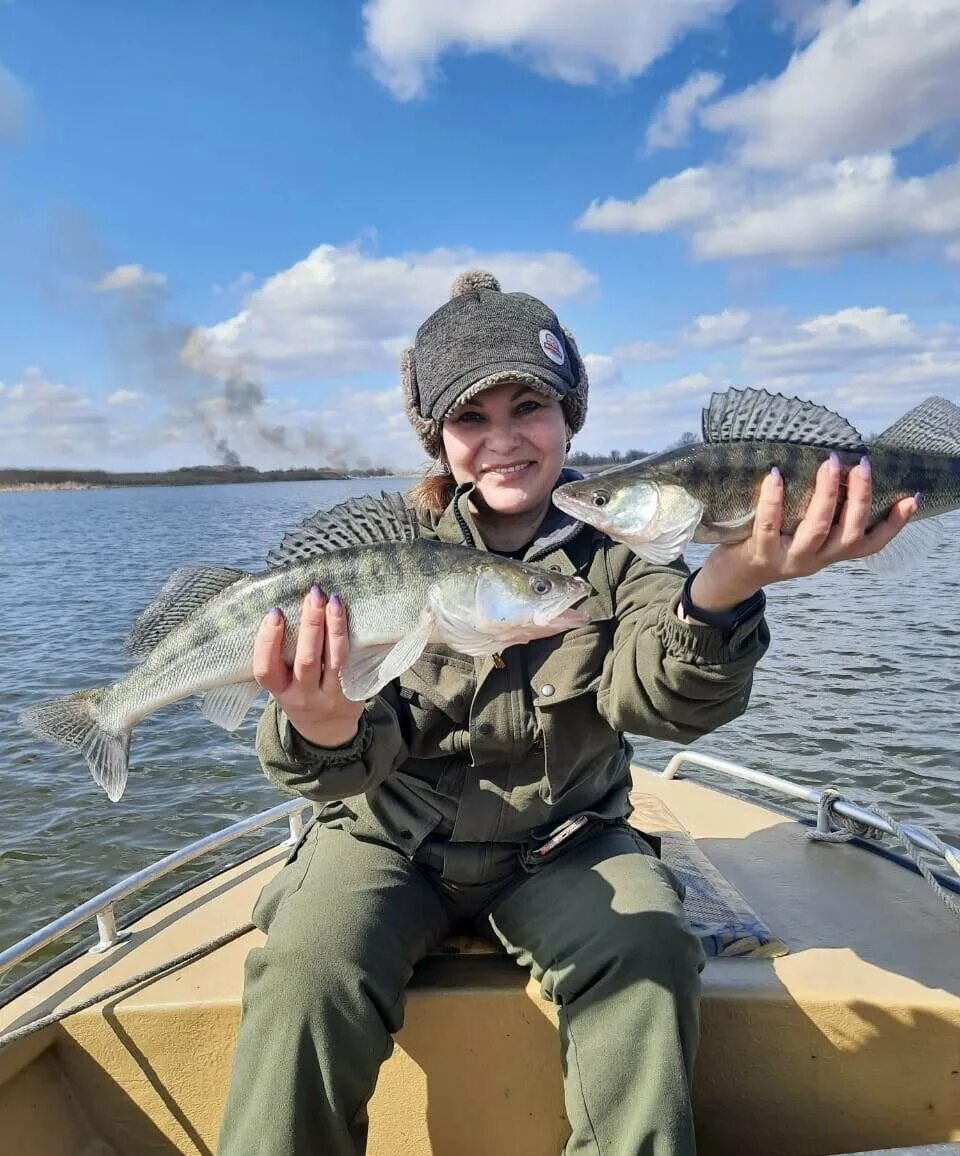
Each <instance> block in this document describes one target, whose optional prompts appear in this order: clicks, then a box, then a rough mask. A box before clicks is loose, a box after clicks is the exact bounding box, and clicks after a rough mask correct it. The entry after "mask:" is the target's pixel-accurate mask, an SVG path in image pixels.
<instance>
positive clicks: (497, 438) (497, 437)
mask: <svg viewBox="0 0 960 1156" xmlns="http://www.w3.org/2000/svg"><path fill="white" fill-rule="evenodd" d="M520 436H521V434H520V428H519V427H518V426H517V425H516V424H515V423H514V422H512V421H507V422H496V423H491V424H490V425H489V426H488V427H487V446H488V448H490V449H497V450H503V449H505V448H507V449H509V448H512V447H513V446H515V445H517V443H518V442H519V441H520Z"/></svg>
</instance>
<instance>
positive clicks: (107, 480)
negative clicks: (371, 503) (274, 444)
mask: <svg viewBox="0 0 960 1156" xmlns="http://www.w3.org/2000/svg"><path fill="white" fill-rule="evenodd" d="M389 474H390V471H389V470H387V469H384V468H382V467H378V468H376V469H366V470H335V469H331V468H329V467H321V468H319V469H312V468H309V467H302V468H297V469H289V470H258V469H255V468H254V467H253V466H183V467H181V468H180V469H177V470H164V471H161V472H158V473H110V472H109V471H107V470H20V469H6V470H5V469H0V492H10V491H34V490H95V489H105V488H107V487H112V486H213V485H221V486H222V485H232V484H234V483H238V482H239V483H244V482H313V481H343V480H344V479H346V478H356V477H371V478H376V477H386V476H388V475H389Z"/></svg>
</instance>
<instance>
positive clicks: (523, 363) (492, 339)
mask: <svg viewBox="0 0 960 1156" xmlns="http://www.w3.org/2000/svg"><path fill="white" fill-rule="evenodd" d="M400 373H401V379H402V383H403V394H404V400H405V403H406V408H407V416H408V417H409V418H410V421H411V423H412V425H413V428H414V430H415V431H416V434H417V437H419V439H420V442H421V444H422V445H423V448H424V449H425V450H426V451H427V453H428V454H429V455H430V457H431V458H439V457H440V451H441V446H442V438H441V433H440V430H441V426H442V423H443V419H444V418H445V417H446V416H447V414H448V413H449V412H450V411H451V410H452V409H453V408H454V407H455V406H458V405H462V404H463V403H464V402H466V401H469V400H470V399H471V398H472V397H476V395H477V394H478V393H481V392H482V391H483V390H485V389H489V388H490V387H491V386H493V385H499V384H500V383H501V382H504V381H516V382H519V383H521V384H524V385H528V386H529V387H530V388H531V389H534V390H536V391H537V392H538V393H542V394H545V395H546V396H547V397H552V398H555V399H556V400H557V401H559V402H560V404H561V406H562V407H563V412H564V415H565V417H566V420H567V425H568V426H569V427H570V430H571V432H572V433H576V432H577V431H578V430H579V429H581V428H582V426H583V423H584V420H585V419H586V416H587V389H588V383H587V371H586V369H585V367H584V364H583V359H582V358H581V357H580V353H579V351H578V349H577V345H576V342H575V341H574V339H573V335H572V334H571V333H570V332H569V331H568V330H566V329H564V328H563V326H561V324H560V322H559V321H558V320H557V317H556V314H555V313H554V312H553V310H552V309H548V308H547V306H546V305H544V303H543V302H542V301H539V300H538V299H537V298H536V297H532V296H530V294H529V293H503V292H501V290H500V283H499V282H498V281H497V279H496V277H494V276H493V274H492V273H487V272H485V271H484V270H482V269H473V270H470V271H468V272H466V273H462V274H461V275H460V276H459V277H458V278H457V279H456V281H454V283H453V288H452V289H451V291H450V300H449V301H448V302H447V303H446V304H445V305H441V306H440V308H439V309H437V310H436V312H434V313H432V314H431V315H430V316H429V317H428V318H427V319H426V321H424V323H423V324H422V325H421V326H420V328H419V329H418V330H417V334H416V338H415V339H414V344H413V348H412V349H405V350H404V351H403V353H402V355H401V359H400Z"/></svg>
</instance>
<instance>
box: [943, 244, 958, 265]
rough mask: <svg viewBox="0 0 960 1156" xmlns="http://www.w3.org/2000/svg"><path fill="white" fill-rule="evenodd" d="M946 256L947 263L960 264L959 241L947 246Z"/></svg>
mask: <svg viewBox="0 0 960 1156" xmlns="http://www.w3.org/2000/svg"><path fill="white" fill-rule="evenodd" d="M946 256H947V260H948V261H957V262H960V241H955V242H954V243H953V244H952V245H948V246H947V248H946Z"/></svg>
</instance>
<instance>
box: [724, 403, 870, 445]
mask: <svg viewBox="0 0 960 1156" xmlns="http://www.w3.org/2000/svg"><path fill="white" fill-rule="evenodd" d="M702 427H703V440H704V441H705V442H745V441H749V442H759V441H776V442H790V443H791V444H793V445H800V446H829V447H830V448H831V449H837V450H853V451H856V450H862V449H863V437H862V436H861V435H860V433H859V432H858V431H857V430H856V429H854V427H853V426H852V425H851V424H850V423H849V422H848V421H847V419H846V418H843V417H841V416H840V415H839V414H838V413H834V412H833V410H832V409H827V408H826V407H825V406H822V405H814V403H813V402H812V401H803V400H801V399H800V398H798V397H784V396H783V394H781V393H768V392H767V391H766V390H765V389H728V390H727V391H726V393H715V394H714V395H713V396H712V397H711V398H710V404H709V406H708V407H707V408H706V409H705V410H704V411H703V422H702Z"/></svg>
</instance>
